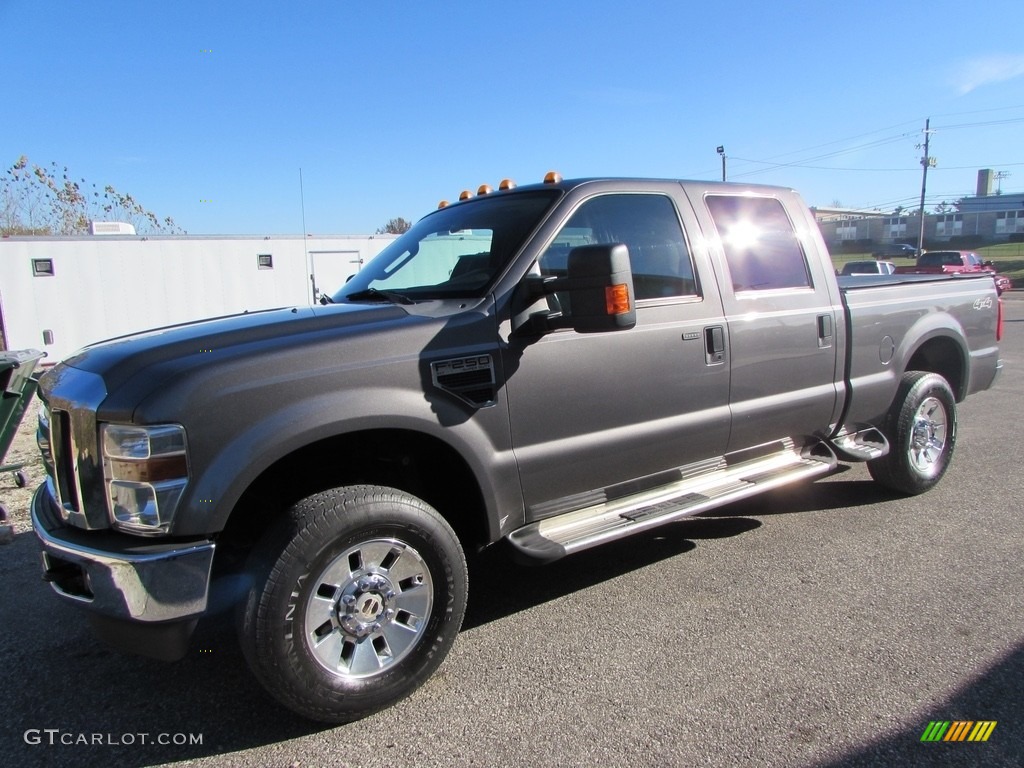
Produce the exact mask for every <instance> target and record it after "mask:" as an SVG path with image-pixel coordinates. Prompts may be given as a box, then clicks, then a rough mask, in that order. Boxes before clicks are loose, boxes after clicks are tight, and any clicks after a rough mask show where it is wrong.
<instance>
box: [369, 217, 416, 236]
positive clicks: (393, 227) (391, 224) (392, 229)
mask: <svg viewBox="0 0 1024 768" xmlns="http://www.w3.org/2000/svg"><path fill="white" fill-rule="evenodd" d="M411 226H412V222H411V221H409V220H408V219H403V218H402V217H401V216H399V217H398V218H397V219H389V220H388V223H387V224H385V225H384V226H383V227H380V228H379V229H378V230H377V232H376V233H375V234H378V235H401V234H404V233H405V232H408V231H409V228H410V227H411Z"/></svg>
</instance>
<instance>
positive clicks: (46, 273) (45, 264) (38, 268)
mask: <svg viewBox="0 0 1024 768" xmlns="http://www.w3.org/2000/svg"><path fill="white" fill-rule="evenodd" d="M32 274H33V275H35V276H36V277H53V259H32Z"/></svg>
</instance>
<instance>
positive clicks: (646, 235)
mask: <svg viewBox="0 0 1024 768" xmlns="http://www.w3.org/2000/svg"><path fill="white" fill-rule="evenodd" d="M612 243H624V244H625V245H626V247H627V248H628V249H629V261H630V267H631V268H632V270H633V288H634V290H635V291H636V298H637V300H638V301H639V300H642V299H661V298H665V297H673V296H694V295H696V293H697V284H696V281H695V280H694V276H693V263H692V261H691V260H690V254H689V251H688V250H687V248H686V241H685V240H684V238H683V230H682V228H681V227H680V225H679V217H678V216H677V215H676V210H675V207H674V206H673V205H672V201H671V200H670V199H669V198H667V197H665V196H664V195H625V194H617V195H603V196H601V197H595V198H593V199H592V200H588V201H587V202H585V203H584V204H583V205H581V206H580V207H579V209H578V210H577V211H576V213H574V214H573V215H572V218H571V219H569V221H568V223H567V224H566V225H565V226H564V227H563V228H562V230H561V232H559V233H558V235H557V236H556V237H555V240H554V242H552V244H551V245H550V246H549V247H548V249H547V250H546V251H545V252H544V254H543V255H542V256H541V257H540V271H541V274H543V275H560V276H561V275H565V272H566V264H567V263H568V260H569V251H570V250H572V249H573V248H575V247H576V246H578V245H603V244H612Z"/></svg>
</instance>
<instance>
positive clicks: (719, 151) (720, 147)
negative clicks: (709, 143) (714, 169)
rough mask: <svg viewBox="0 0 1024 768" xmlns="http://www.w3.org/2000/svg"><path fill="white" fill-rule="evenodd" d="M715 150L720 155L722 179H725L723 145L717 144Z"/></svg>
mask: <svg viewBox="0 0 1024 768" xmlns="http://www.w3.org/2000/svg"><path fill="white" fill-rule="evenodd" d="M716 151H717V152H718V154H720V155H721V156H722V181H725V146H724V145H722V144H719V145H718V148H717V149H716Z"/></svg>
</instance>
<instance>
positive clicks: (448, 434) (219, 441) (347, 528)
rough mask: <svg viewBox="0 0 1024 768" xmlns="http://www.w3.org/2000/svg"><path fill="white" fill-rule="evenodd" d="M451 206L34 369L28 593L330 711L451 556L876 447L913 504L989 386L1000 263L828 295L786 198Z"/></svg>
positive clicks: (462, 577) (546, 550) (418, 645)
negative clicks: (251, 288)
mask: <svg viewBox="0 0 1024 768" xmlns="http://www.w3.org/2000/svg"><path fill="white" fill-rule="evenodd" d="M463 197H465V198H466V199H463V200H460V201H459V202H456V203H453V204H451V205H443V206H441V207H439V209H438V210H436V211H434V212H433V213H430V214H428V215H427V216H425V217H424V218H423V219H421V220H420V221H419V222H418V223H417V224H416V225H415V226H414V227H412V229H411V230H410V231H409V232H407V233H406V234H404V235H402V236H401V237H400V238H398V239H397V240H396V241H395V242H394V243H393V244H391V245H390V246H389V247H388V248H387V249H385V250H384V251H383V252H382V253H381V254H380V255H379V256H378V257H376V258H375V259H374V260H373V261H371V262H370V263H369V264H367V265H366V266H365V267H364V268H363V269H362V270H361V271H360V272H359V273H358V274H356V275H355V277H354V278H353V279H352V280H351V281H349V282H348V283H347V284H346V285H344V286H343V287H342V288H341V289H340V290H339V291H338V292H337V293H336V294H334V295H333V297H331V299H330V300H329V301H328V302H327V303H324V305H323V306H313V307H293V308H285V309H279V310H273V311H263V312H253V313H249V314H243V315H239V316H233V317H226V318H220V319H214V320H208V321H202V322H198V323H193V324H188V325H181V326H176V327H170V328H164V329H161V330H157V331H152V332H147V333H140V334H138V335H133V336H129V337H125V338H120V339H115V340H112V341H108V342H106V343H101V344H97V345H94V346H91V347H89V348H86V349H85V350H83V351H81V352H79V353H76V354H75V355H74V356H72V357H71V358H69V359H67V360H65V361H64V362H63V363H61V364H60V365H58V366H56V367H55V368H54V369H53V370H51V371H49V372H48V373H47V374H46V375H45V376H44V377H43V379H42V382H41V392H42V399H43V400H44V401H45V409H44V410H43V412H42V415H41V419H40V428H39V442H40V447H41V450H42V453H43V456H44V459H45V463H46V466H47V471H48V479H47V481H46V483H45V484H44V485H43V486H41V487H40V488H39V489H38V491H37V492H36V494H35V496H34V500H33V504H32V515H33V523H34V526H35V531H36V534H37V536H38V538H39V541H40V542H41V545H42V551H43V562H44V568H45V578H46V580H48V581H49V582H50V584H51V585H52V587H53V589H54V590H55V591H56V592H57V593H58V594H59V595H60V596H62V597H63V598H65V599H66V600H68V601H70V602H72V603H76V604H78V605H80V606H82V607H83V608H84V609H87V613H88V614H89V616H90V617H91V619H92V622H93V624H94V626H95V628H96V630H97V631H98V632H99V634H100V635H101V636H102V637H104V638H105V639H107V640H108V641H110V642H112V643H114V644H116V645H119V646H121V647H124V648H129V649H131V650H134V651H137V652H141V653H145V654H149V655H153V656H157V657H162V658H176V657H180V656H182V655H183V654H184V653H185V652H186V649H187V644H188V638H189V636H190V634H191V632H192V630H193V628H194V626H195V624H196V621H197V619H199V618H200V617H201V616H203V615H204V614H208V613H211V612H214V611H217V610H222V609H223V608H225V607H226V606H228V605H231V604H235V606H236V607H235V610H236V611H237V614H238V626H239V634H240V640H241V644H242V646H243V649H244V652H245V654H246V657H247V659H248V661H249V664H250V666H251V667H252V669H253V671H254V673H255V675H256V676H257V677H258V678H259V679H260V681H261V682H262V683H263V684H264V685H265V686H266V688H267V689H268V690H269V691H270V692H271V693H272V694H273V695H274V696H275V697H276V698H277V699H279V700H280V701H281V702H283V703H284V704H285V705H287V706H288V707H291V708H292V709H294V710H295V711H297V712H299V713H301V714H303V715H305V716H307V717H310V718H315V719H319V720H323V721H334V722H340V721H346V720H351V719H354V718H358V717H360V716H363V715H365V714H367V713H369V712H372V711H374V710H377V709H379V708H381V707H384V706H387V705H389V704H390V703H392V702H394V701H396V700H397V699H399V698H401V697H403V696H405V695H407V694H409V693H410V692H411V691H413V690H414V689H415V688H416V687H417V686H419V685H420V684H421V683H423V682H424V681H425V680H426V679H427V678H428V677H429V676H430V675H431V674H432V673H433V672H434V670H435V669H436V668H437V667H438V665H439V664H440V663H441V661H442V659H443V658H444V657H445V654H446V653H447V652H448V650H449V649H450V647H451V646H452V643H453V642H454V640H455V637H456V634H457V633H458V631H459V627H460V624H461V621H462V618H463V613H464V609H465V606H466V597H467V589H468V584H467V580H468V577H467V565H466V559H465V553H466V552H469V551H475V550H478V549H480V548H483V547H486V546H488V545H490V544H494V543H497V542H501V541H505V542H507V543H508V544H509V545H510V546H511V547H512V548H514V549H513V551H514V552H517V553H518V554H520V555H521V556H522V557H524V558H526V559H528V560H532V561H535V562H546V561H552V560H555V559H557V558H561V557H564V556H566V555H569V554H571V553H574V552H577V551H579V550H583V549H586V548H588V547H593V546H597V545H600V544H602V543H604V542H608V541H611V540H613V539H618V538H620V537H625V536H629V535H631V534H633V533H636V532H638V531H644V530H647V529H649V528H651V527H652V526H657V525H662V524H665V523H669V522H672V521H677V520H680V519H681V518H684V517H685V516H687V515H694V514H697V513H700V512H705V511H707V510H711V509H714V508H716V507H719V506H721V505H724V504H728V503H730V502H735V501H737V500H740V499H744V498H747V497H750V496H752V495H754V494H759V493H763V492H765V491H767V490H770V489H773V488H776V487H779V486H781V485H783V484H785V483H791V482H796V481H801V480H807V479H810V478H816V477H821V476H823V475H826V474H828V473H830V472H832V471H833V470H834V469H835V468H836V466H837V464H838V462H860V461H866V462H867V464H868V468H869V470H870V472H871V475H872V476H873V477H874V478H875V479H876V480H877V481H878V482H880V483H882V484H883V485H885V486H887V487H889V488H892V489H895V490H896V491H898V492H901V493H906V494H916V493H920V492H923V491H927V490H928V489H929V488H931V487H932V486H934V485H935V484H936V483H938V482H939V480H940V478H941V477H942V476H943V473H944V472H945V471H946V469H947V467H948V466H949V463H950V460H951V458H952V456H953V449H954V445H955V441H956V436H957V433H956V426H957V421H956V418H957V403H958V402H959V401H962V400H963V399H964V398H966V397H967V396H968V395H970V394H972V393H974V392H978V391H979V390H984V389H986V388H987V387H989V386H990V385H991V384H992V382H993V381H994V380H995V378H996V375H997V373H998V371H999V369H1000V361H999V355H998V346H997V341H998V339H999V334H1000V324H1001V313H1000V304H999V299H998V297H997V295H996V291H995V286H994V285H993V282H992V279H991V277H990V276H987V275H986V276H978V277H959V278H956V277H946V276H906V277H898V276H888V277H880V276H876V277H850V278H842V281H843V282H841V283H840V282H837V278H836V276H835V275H834V270H833V267H832V263H831V261H830V258H829V254H828V252H827V251H826V249H825V246H824V244H823V242H822V240H821V237H820V234H819V232H818V228H817V226H816V224H815V221H814V219H813V217H812V215H811V213H810V212H809V210H808V209H807V208H806V207H805V205H804V204H803V203H802V202H801V200H800V198H799V196H798V195H797V194H796V193H795V192H793V191H790V190H786V189H781V188H775V187H766V186H738V185H731V184H717V183H706V182H690V181H652V180H623V179H587V180H576V181H563V180H561V179H560V178H558V177H557V176H550V177H549V178H548V179H547V180H546V182H545V183H543V184H536V185H530V186H524V187H519V188H515V187H514V185H513V184H511V183H504V182H503V183H502V185H501V187H500V188H499V190H497V191H494V192H491V191H490V190H489V188H482V189H481V190H480V191H479V192H478V194H476V195H470V194H468V193H465V194H464V195H463Z"/></svg>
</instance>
